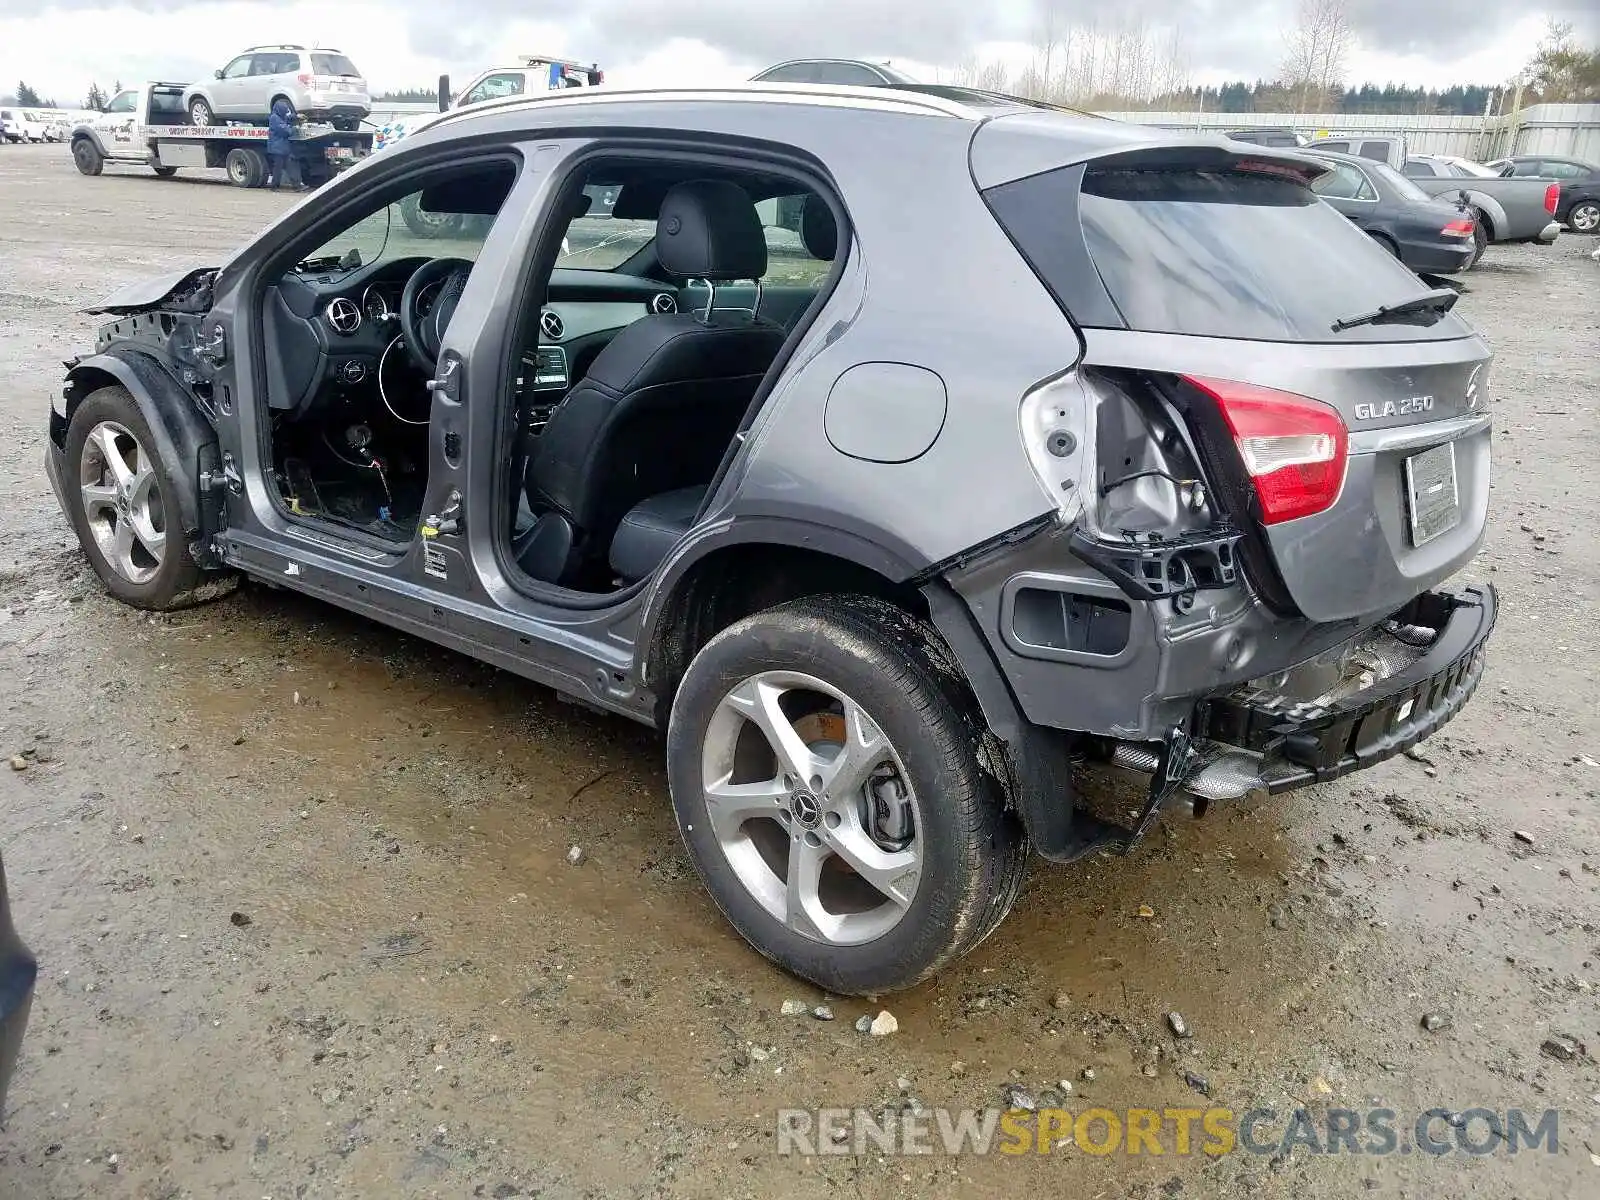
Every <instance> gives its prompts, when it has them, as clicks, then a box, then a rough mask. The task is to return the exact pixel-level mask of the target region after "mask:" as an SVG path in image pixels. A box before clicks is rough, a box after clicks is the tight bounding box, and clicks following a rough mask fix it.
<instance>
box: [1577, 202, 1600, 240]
mask: <svg viewBox="0 0 1600 1200" xmlns="http://www.w3.org/2000/svg"><path fill="white" fill-rule="evenodd" d="M1571 221H1572V228H1573V231H1574V232H1576V233H1597V232H1600V204H1580V205H1578V206H1577V207H1575V208H1574V209H1573V210H1572V216H1571Z"/></svg>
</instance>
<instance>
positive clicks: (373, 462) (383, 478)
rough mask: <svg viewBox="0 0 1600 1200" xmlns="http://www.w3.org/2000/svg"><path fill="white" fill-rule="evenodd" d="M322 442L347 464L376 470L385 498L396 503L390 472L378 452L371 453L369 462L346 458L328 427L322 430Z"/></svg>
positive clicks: (360, 468)
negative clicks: (334, 441) (330, 434)
mask: <svg viewBox="0 0 1600 1200" xmlns="http://www.w3.org/2000/svg"><path fill="white" fill-rule="evenodd" d="M322 444H323V445H324V446H326V447H327V448H328V453H330V454H332V455H333V456H334V457H335V458H337V459H338V460H339V461H340V462H342V463H343V464H344V465H345V466H347V467H355V468H357V469H358V470H362V471H376V472H377V473H378V482H379V483H381V484H382V485H383V495H384V499H386V500H388V501H389V503H390V504H393V503H394V493H392V492H391V491H390V490H389V473H388V472H387V471H385V470H384V469H383V461H382V460H381V459H380V458H379V457H378V456H377V455H376V454H373V455H369V456H368V461H367V462H359V461H357V460H356V459H353V458H346V457H345V456H344V455H342V454H340V453H339V448H338V447H337V446H335V445H334V444H333V439H332V438H330V437H329V436H328V430H327V428H326V427H324V428H323V430H322Z"/></svg>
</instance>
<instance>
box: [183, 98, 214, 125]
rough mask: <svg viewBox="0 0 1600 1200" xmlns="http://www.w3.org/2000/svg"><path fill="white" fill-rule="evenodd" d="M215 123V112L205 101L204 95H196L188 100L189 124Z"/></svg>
mask: <svg viewBox="0 0 1600 1200" xmlns="http://www.w3.org/2000/svg"><path fill="white" fill-rule="evenodd" d="M216 123H217V114H216V113H215V112H213V111H212V110H211V105H210V104H208V103H207V102H206V99H205V97H204V96H196V97H195V98H194V99H193V100H191V101H189V124H191V125H215V124H216Z"/></svg>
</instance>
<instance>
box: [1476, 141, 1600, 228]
mask: <svg viewBox="0 0 1600 1200" xmlns="http://www.w3.org/2000/svg"><path fill="white" fill-rule="evenodd" d="M1489 166H1490V168H1491V169H1494V170H1498V171H1499V172H1500V174H1502V175H1510V176H1513V177H1516V178H1524V177H1526V178H1531V179H1553V180H1555V182H1556V183H1557V184H1559V185H1560V189H1561V190H1560V192H1559V194H1558V195H1557V197H1556V220H1558V221H1560V222H1561V223H1562V224H1563V225H1565V226H1567V227H1568V228H1569V229H1571V230H1572V232H1573V233H1600V167H1597V166H1595V165H1594V164H1593V163H1589V162H1584V161H1583V160H1582V159H1578V158H1560V157H1558V156H1556V155H1552V154H1517V155H1513V156H1512V157H1511V158H1502V159H1500V160H1499V161H1497V162H1492V163H1490V164H1489Z"/></svg>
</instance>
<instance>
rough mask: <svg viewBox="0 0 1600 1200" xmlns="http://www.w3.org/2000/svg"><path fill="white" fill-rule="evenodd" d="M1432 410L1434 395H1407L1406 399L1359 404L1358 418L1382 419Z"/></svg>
mask: <svg viewBox="0 0 1600 1200" xmlns="http://www.w3.org/2000/svg"><path fill="white" fill-rule="evenodd" d="M1432 411H1433V397H1432V396H1407V397H1406V398H1405V399H1404V400H1385V401H1384V402H1383V403H1382V404H1358V405H1356V420H1358V421H1381V420H1383V419H1384V418H1385V417H1409V416H1414V415H1416V414H1417V413H1425V412H1432Z"/></svg>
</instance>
